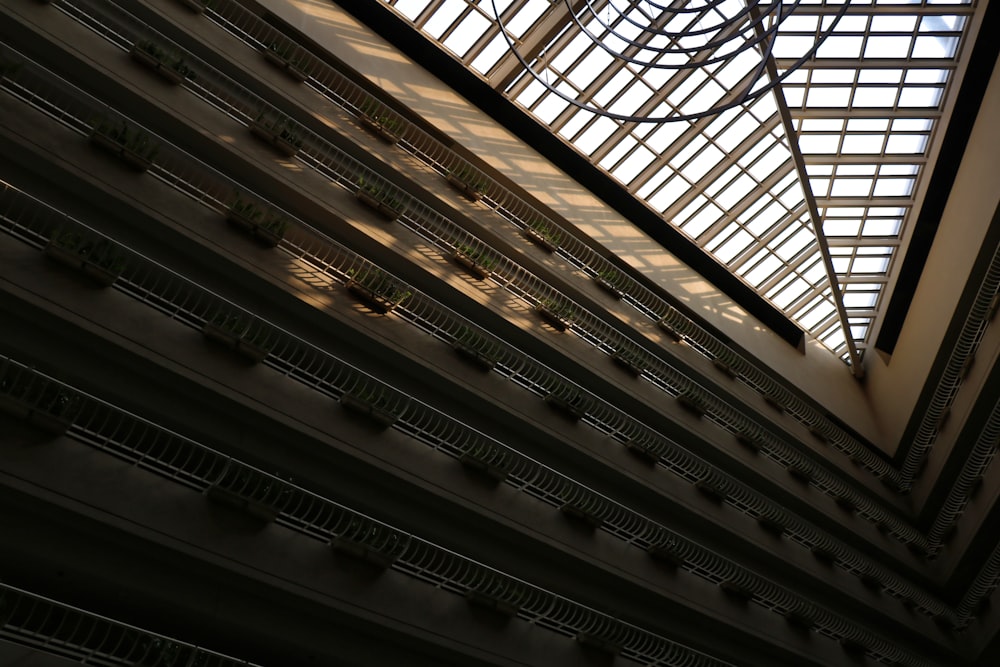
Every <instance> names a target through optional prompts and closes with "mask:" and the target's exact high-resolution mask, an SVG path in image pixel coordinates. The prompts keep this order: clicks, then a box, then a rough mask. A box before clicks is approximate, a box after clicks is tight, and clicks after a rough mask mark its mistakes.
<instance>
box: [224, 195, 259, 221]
mask: <svg viewBox="0 0 1000 667" xmlns="http://www.w3.org/2000/svg"><path fill="white" fill-rule="evenodd" d="M229 210H230V212H232V213H235V214H236V215H239V216H241V217H243V218H246V219H247V220H249V221H250V222H257V221H258V220H260V219H261V218H262V217H263V216H264V209H263V208H262V207H261V206H260V205H258V204H257V203H256V202H253V201H250V200H249V199H243V198H241V197H237V198H236V201H234V202H233V203H232V204H230V206H229Z"/></svg>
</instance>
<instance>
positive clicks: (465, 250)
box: [451, 244, 499, 280]
mask: <svg viewBox="0 0 1000 667" xmlns="http://www.w3.org/2000/svg"><path fill="white" fill-rule="evenodd" d="M451 257H452V259H453V260H454V261H455V263H456V264H458V265H459V266H461V267H463V268H464V269H465V270H466V271H468V272H469V273H471V274H472V275H474V276H475V277H476V278H479V279H480V280H486V279H487V278H489V277H490V276H491V275H493V269H494V267H496V265H497V264H498V263H499V260H498V259H497V257H496V256H495V255H494V254H493V253H491V252H489V251H488V250H486V249H482V248H479V249H477V248H474V247H472V246H470V245H465V244H461V245H459V246H457V247H456V248H455V251H454V252H453V253H452V255H451Z"/></svg>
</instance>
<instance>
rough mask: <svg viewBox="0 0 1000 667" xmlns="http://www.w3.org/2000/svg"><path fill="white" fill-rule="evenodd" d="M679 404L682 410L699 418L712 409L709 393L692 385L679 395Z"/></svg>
mask: <svg viewBox="0 0 1000 667" xmlns="http://www.w3.org/2000/svg"><path fill="white" fill-rule="evenodd" d="M677 402H678V403H679V404H680V406H681V407H682V408H684V409H685V410H687V411H688V412H690V413H692V414H694V415H695V416H697V417H701V416H703V415H704V414H705V413H706V412H708V409H709V408H710V407H711V402H710V399H709V396H708V393H707V392H705V390H703V389H702V388H701V387H698V386H695V385H691V386H690V387H687V388H686V389H684V390H682V391H681V393H679V394H677Z"/></svg>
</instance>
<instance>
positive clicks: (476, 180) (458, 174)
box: [449, 165, 488, 192]
mask: <svg viewBox="0 0 1000 667" xmlns="http://www.w3.org/2000/svg"><path fill="white" fill-rule="evenodd" d="M449 176H451V177H452V178H454V179H455V180H456V181H459V182H460V183H463V184H465V186H466V187H468V188H469V189H470V190H475V191H476V192H482V191H483V190H484V189H486V185H487V183H488V181H487V180H486V177H485V176H483V175H482V174H480V173H479V172H478V171H477V170H476V169H474V168H472V167H471V166H470V165H462V166H461V167H459V168H458V169H453V170H451V171H450V172H449Z"/></svg>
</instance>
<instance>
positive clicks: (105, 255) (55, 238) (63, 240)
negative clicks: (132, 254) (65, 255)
mask: <svg viewBox="0 0 1000 667" xmlns="http://www.w3.org/2000/svg"><path fill="white" fill-rule="evenodd" d="M51 240H52V245H54V246H56V247H58V248H62V249H63V250H67V251H69V252H72V253H74V254H76V255H78V256H79V257H80V258H82V259H83V260H85V261H86V262H89V263H90V264H92V265H94V266H98V267H100V268H102V269H104V270H106V271H108V272H111V273H120V272H121V271H122V269H124V268H125V253H124V252H123V251H122V249H121V248H120V247H119V246H118V245H117V244H115V243H114V242H113V241H110V240H109V239H105V238H99V237H94V236H88V235H86V234H83V233H81V232H79V231H77V230H75V229H71V228H70V229H58V230H56V231H55V232H53V234H52V239H51Z"/></svg>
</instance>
